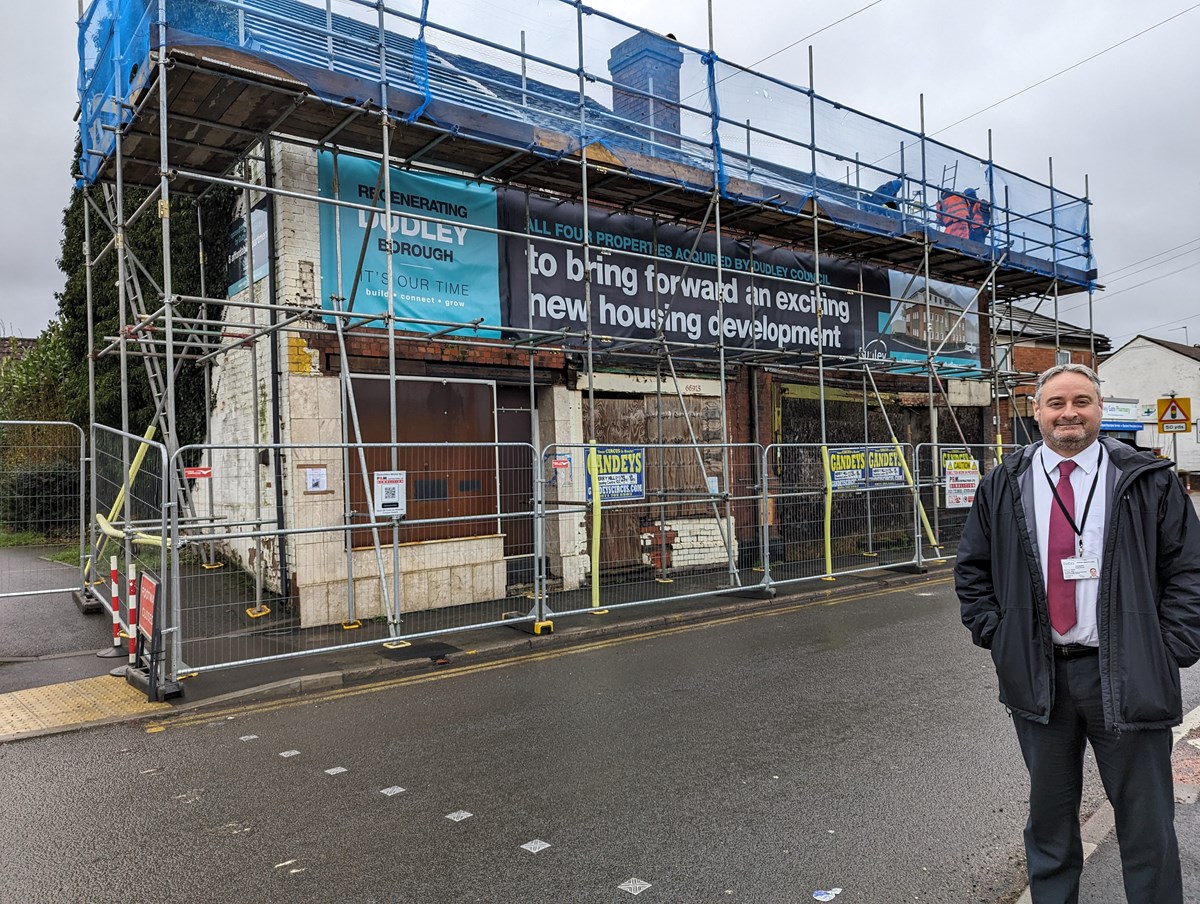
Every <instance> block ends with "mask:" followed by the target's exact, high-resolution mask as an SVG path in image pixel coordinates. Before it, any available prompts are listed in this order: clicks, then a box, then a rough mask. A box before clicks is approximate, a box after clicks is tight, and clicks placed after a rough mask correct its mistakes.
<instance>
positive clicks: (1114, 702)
mask: <svg viewBox="0 0 1200 904" xmlns="http://www.w3.org/2000/svg"><path fill="white" fill-rule="evenodd" d="M1034 416H1035V418H1036V420H1037V423H1038V427H1039V428H1040V430H1041V433H1042V439H1043V442H1041V443H1036V444H1034V445H1032V446H1027V447H1025V448H1024V449H1022V450H1021V451H1020V452H1016V453H1013V454H1011V455H1009V456H1008V457H1007V458H1005V460H1004V461H1003V462H1002V463H1001V464H1000V465H998V466H997V467H995V468H993V469H992V471H990V472H989V473H988V474H987V476H986V477H984V479H983V480H982V481H981V482H980V485H979V489H978V491H977V493H976V496H975V503H974V505H973V506H972V507H971V511H970V513H969V515H968V517H967V523H966V526H965V527H964V529H963V536H962V540H961V542H960V543H959V547H958V557H957V561H956V564H955V575H954V576H955V586H956V589H957V592H958V597H959V601H960V604H961V614H962V620H963V624H965V625H966V626H967V627H968V628H969V629H970V631H971V637H972V639H973V640H974V642H975V643H976V644H978V645H979V646H981V647H984V648H985V649H989V650H991V653H992V659H993V661H994V662H995V666H996V674H997V677H998V679H999V685H1000V701H1001V702H1002V703H1004V705H1005V706H1006V707H1008V709H1009V710H1010V712H1011V713H1012V715H1013V723H1014V725H1015V727H1016V732H1017V740H1018V742H1019V744H1020V747H1021V753H1022V756H1023V757H1024V759H1025V765H1026V767H1027V768H1028V770H1029V781H1030V788H1029V819H1028V822H1027V823H1026V828H1025V852H1026V858H1027V861H1028V870H1029V886H1030V890H1031V892H1032V895H1033V901H1034V902H1035V904H1074V902H1077V901H1078V899H1079V875H1080V871H1081V869H1082V867H1083V844H1082V841H1081V839H1080V829H1079V807H1080V800H1081V796H1082V791H1083V758H1084V750H1085V746H1086V744H1087V743H1090V744H1091V745H1092V751H1093V753H1094V754H1095V757H1096V763H1097V765H1098V766H1099V769H1100V777H1101V780H1102V781H1103V784H1104V790H1105V792H1106V794H1107V795H1108V799H1109V801H1110V802H1111V803H1112V805H1113V811H1114V813H1115V815H1116V824H1117V839H1118V843H1119V846H1120V849H1121V862H1122V872H1123V876H1124V881H1125V894H1126V897H1127V899H1128V900H1129V901H1130V902H1137V904H1149V902H1153V904H1183V890H1182V879H1181V876H1180V865H1179V847H1178V843H1177V841H1176V838H1175V828H1174V812H1175V811H1174V805H1175V799H1174V785H1173V781H1172V773H1171V727H1172V726H1174V725H1178V724H1179V723H1180V721H1181V720H1182V717H1183V712H1182V709H1183V701H1182V694H1181V692H1180V684H1179V669H1180V668H1183V667H1186V666H1190V665H1192V664H1193V663H1194V662H1196V661H1197V659H1200V520H1198V519H1197V517H1196V511H1195V509H1194V508H1193V506H1192V503H1191V500H1190V499H1189V498H1188V496H1187V494H1186V493H1185V492H1184V490H1183V487H1182V485H1181V484H1180V482H1179V480H1178V479H1177V477H1176V475H1175V474H1174V472H1173V471H1172V470H1171V462H1169V461H1165V460H1160V459H1156V458H1154V457H1153V456H1151V455H1148V454H1146V453H1143V452H1137V451H1135V450H1133V449H1131V448H1130V447H1128V446H1126V445H1124V444H1123V443H1119V442H1116V441H1115V440H1111V439H1103V440H1102V439H1100V438H1099V435H1100V416H1101V395H1100V381H1099V378H1098V377H1097V376H1096V375H1095V373H1093V372H1092V371H1091V370H1090V369H1089V368H1087V367H1084V366H1083V365H1079V364H1062V365H1058V366H1056V367H1052V368H1050V369H1049V370H1047V371H1046V372H1045V373H1043V374H1042V375H1041V376H1040V377H1039V378H1038V383H1037V389H1036V392H1035V395H1034ZM1093 575H1095V576H1094V577H1093Z"/></svg>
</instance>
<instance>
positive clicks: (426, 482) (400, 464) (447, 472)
mask: <svg viewBox="0 0 1200 904" xmlns="http://www.w3.org/2000/svg"><path fill="white" fill-rule="evenodd" d="M351 385H352V386H353V389H354V399H355V403H356V405H357V406H358V419H359V424H360V426H361V428H362V441H363V442H364V443H388V442H390V441H391V419H390V417H389V407H390V399H389V393H388V381H387V380H379V379H370V378H358V379H355V380H353V381H352V383H351ZM350 420H351V419H350V417H349V412H347V421H350ZM495 439H496V431H495V390H494V387H493V386H492V385H491V384H490V383H461V382H453V381H444V382H443V381H441V380H397V381H396V441H397V442H398V443H417V444H420V448H414V449H405V448H401V449H398V450H396V462H395V465H394V466H393V464H392V452H391V450H390V449H367V450H365V451H364V455H365V457H366V464H367V480H366V481H364V480H363V474H362V470H361V467H360V464H359V458H358V456H357V455H356V454H354V453H351V456H350V504H351V508H352V509H353V510H354V511H355V513H356V520H359V521H364V522H365V521H366V520H367V518H368V511H369V506H368V504H367V496H366V494H367V492H369V491H370V489H369V488H370V487H371V485H372V484H373V478H372V476H371V475H373V474H374V473H375V472H376V471H390V470H393V467H394V469H395V470H398V471H406V472H407V485H408V515H407V518H406V519H405V520H404V521H403V522H401V528H400V542H401V543H410V542H414V541H418V540H448V539H453V538H459V537H476V536H481V535H489V534H496V533H500V527H499V525H498V523H497V520H496V517H495V516H496V514H497V509H498V502H497V487H496V470H497V469H496V465H497V463H496V453H495V450H494V448H492V447H490V446H476V447H455V446H447V445H443V444H445V443H487V444H490V443H494V442H495ZM350 440H351V442H356V441H357V438H356V436H355V434H354V426H353V423H351V426H350ZM474 515H480V516H489V515H490V516H491V517H490V518H480V519H476V518H472V517H470V516H474ZM452 518H463V519H467V520H461V521H442V522H441V523H435V524H412V523H411V522H414V521H420V520H426V519H452ZM380 540H381V541H382V542H384V543H390V542H391V531H390V530H385V531H384V532H383V534H382V535H381V537H380ZM351 543H352V544H353V545H354V546H355V547H364V546H370V545H372V538H371V531H370V530H369V529H364V530H356V531H352V532H351Z"/></svg>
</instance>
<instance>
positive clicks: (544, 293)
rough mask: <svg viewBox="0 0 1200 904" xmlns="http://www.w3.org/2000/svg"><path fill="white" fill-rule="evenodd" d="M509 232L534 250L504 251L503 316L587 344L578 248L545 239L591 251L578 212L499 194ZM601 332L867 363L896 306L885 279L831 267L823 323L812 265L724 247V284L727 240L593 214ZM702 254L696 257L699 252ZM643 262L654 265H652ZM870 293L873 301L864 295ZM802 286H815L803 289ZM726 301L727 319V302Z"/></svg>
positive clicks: (760, 250) (800, 257) (513, 247)
mask: <svg viewBox="0 0 1200 904" xmlns="http://www.w3.org/2000/svg"><path fill="white" fill-rule="evenodd" d="M499 194H500V205H499V213H500V226H501V228H502V229H508V230H513V231H519V232H525V231H528V232H529V233H530V235H531V236H532V238H531V239H529V241H528V242H526V241H525V240H523V239H519V238H514V237H508V238H505V239H504V240H503V241H502V244H503V246H504V247H503V252H502V257H503V265H502V268H501V282H502V285H504V289H503V290H502V291H501V298H502V302H501V303H502V306H503V307H504V310H503V313H502V316H503V319H504V322H505V324H506V325H508V326H511V327H516V328H521V327H530V326H531V327H532V328H533V329H536V330H547V331H556V330H561V329H564V328H565V329H568V330H570V331H571V332H581V331H582V330H583V329H584V326H585V325H586V323H587V306H586V304H585V301H584V276H585V268H584V261H583V251H582V249H581V248H579V247H577V246H576V247H572V246H568V245H563V244H559V243H557V242H551V241H541V242H539V241H538V238H539V237H546V238H550V239H559V240H566V241H571V242H581V241H583V237H584V236H583V209H582V207H581V206H580V205H578V204H571V203H555V202H552V201H547V200H545V199H542V198H537V197H531V198H530V199H529V216H528V222H526V215H525V204H526V195H525V194H523V193H521V192H517V191H511V190H501V191H500V193H499ZM588 226H589V231H590V233H591V236H590V239H591V244H592V249H591V251H590V264H589V267H588V269H590V271H591V297H592V331H593V332H594V333H595V334H596V335H598V336H612V337H616V338H630V339H643V340H647V339H648V340H652V339H654V338H655V337H656V335H657V334H658V330H659V328H660V327H661V329H662V333H663V337H664V338H665V339H666V340H667V341H669V342H688V343H697V344H703V345H709V344H714V343H716V341H717V339H718V337H719V336H720V335H722V334H723V335H724V337H725V345H726V347H731V348H742V349H763V350H768V349H769V350H775V351H779V350H783V351H815V350H816V349H817V347H818V346H822V347H823V348H824V349H825V351H826V352H828V353H830V354H835V355H847V356H854V357H858V356H862V355H864V354H868V353H864V351H863V350H864V349H865V348H867V346H869V345H870V343H871V342H872V341H873V340H876V339H878V338H879V328H880V326H881V325H882V324H884V323H886V321H887V318H888V312H889V311H890V307H891V306H890V303H889V302H888V300H887V299H886V298H881V297H871V296H872V295H874V296H886V295H887V294H888V273H887V271H886V270H878V269H874V268H866V267H864V268H861V270H860V267H859V266H858V265H857V264H848V263H844V262H840V261H832V260H828V259H825V258H822V260H821V297H820V301H819V304H820V308H821V312H820V313H821V316H820V323H819V324H818V316H817V315H818V311H817V308H818V299H817V293H816V290H815V284H816V272H815V271H816V267H815V260H814V258H813V256H812V255H811V254H803V253H799V252H796V251H793V250H790V249H786V248H779V247H776V246H774V245H768V244H766V243H763V242H749V241H737V240H734V239H732V238H729V237H725V238H724V240H723V241H722V243H721V248H720V252H719V253H720V254H721V255H722V257H721V266H722V273H721V281H720V284H719V285H718V284H717V273H716V270H715V267H716V264H717V255H718V248H717V240H716V236H715V235H714V234H713V233H712V232H711V231H705V233H704V234H703V235H701V236H700V240H699V242H698V243H697V242H696V230H693V229H685V228H681V227H678V226H667V225H659V226H657V228H656V227H655V224H654V223H653V222H652V221H650V220H648V219H645V218H643V217H637V216H632V215H628V214H616V213H608V212H605V211H600V210H596V209H592V210H591V211H590V212H589V218H588ZM693 247H694V250H693ZM634 255H652V256H653V257H652V258H647V257H636V256H634ZM860 272H861V279H862V282H863V289H864V291H865V293H866V294H865V295H860V294H859V292H858V285H859V279H860ZM803 283H808V285H804V284H803ZM721 296H723V300H724V311H723V313H724V319H722V318H721V317H720V315H719V297H721Z"/></svg>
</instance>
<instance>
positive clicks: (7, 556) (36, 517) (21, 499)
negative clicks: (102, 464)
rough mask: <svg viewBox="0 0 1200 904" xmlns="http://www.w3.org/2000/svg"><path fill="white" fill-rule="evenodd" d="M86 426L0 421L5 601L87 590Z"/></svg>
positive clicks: (0, 573)
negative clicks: (85, 587) (85, 513)
mask: <svg viewBox="0 0 1200 904" xmlns="http://www.w3.org/2000/svg"><path fill="white" fill-rule="evenodd" d="M86 467H87V447H86V442H85V439H84V433H83V431H82V430H81V429H80V428H79V427H78V426H77V425H75V424H72V423H69V422H63V421H0V598H4V597H21V596H34V595H41V594H49V593H63V592H71V591H77V590H79V589H80V588H81V587H82V582H83V563H84V559H85V556H86V551H87V547H86V544H85V542H84V539H83V538H84V533H85V528H84V525H85V516H84V499H85V497H84V483H85V475H86Z"/></svg>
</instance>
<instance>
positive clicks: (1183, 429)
mask: <svg viewBox="0 0 1200 904" xmlns="http://www.w3.org/2000/svg"><path fill="white" fill-rule="evenodd" d="M1191 426H1192V400H1191V399H1190V398H1187V397H1183V396H1176V397H1175V398H1168V399H1159V400H1158V432H1159V433H1187V432H1188V430H1190V429H1191Z"/></svg>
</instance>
